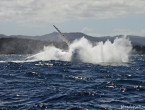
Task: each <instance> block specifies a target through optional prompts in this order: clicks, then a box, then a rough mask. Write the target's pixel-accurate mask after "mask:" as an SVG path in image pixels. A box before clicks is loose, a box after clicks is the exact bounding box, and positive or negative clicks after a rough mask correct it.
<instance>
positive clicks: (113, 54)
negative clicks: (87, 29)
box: [33, 36, 132, 64]
mask: <svg viewBox="0 0 145 110" xmlns="http://www.w3.org/2000/svg"><path fill="white" fill-rule="evenodd" d="M131 50H132V45H131V41H130V40H129V39H128V38H126V36H124V37H122V38H116V39H115V40H114V42H113V43H112V42H111V41H109V40H107V41H106V42H105V43H103V42H96V45H93V44H92V43H91V42H90V41H88V40H87V39H86V38H84V37H82V38H81V39H77V40H75V41H74V42H73V43H71V44H70V46H69V49H68V50H67V51H64V50H61V49H59V48H56V47H54V46H47V47H44V49H43V51H42V52H40V53H38V54H36V55H33V60H45V61H46V60H61V61H79V62H85V63H94V64H99V63H121V62H128V61H129V55H130V52H131Z"/></svg>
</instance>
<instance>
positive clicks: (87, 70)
mask: <svg viewBox="0 0 145 110" xmlns="http://www.w3.org/2000/svg"><path fill="white" fill-rule="evenodd" d="M25 58H26V56H23V55H1V56H0V110H120V109H123V110H125V109H126V110H127V107H132V108H130V110H131V109H133V107H138V109H139V110H140V109H142V110H144V109H145V56H144V55H134V56H131V57H130V61H129V62H128V63H122V64H115V63H114V64H105V63H102V64H87V63H73V62H64V61H35V62H23V61H22V60H24V59H25ZM123 107H124V108H123ZM125 107H126V108H125Z"/></svg>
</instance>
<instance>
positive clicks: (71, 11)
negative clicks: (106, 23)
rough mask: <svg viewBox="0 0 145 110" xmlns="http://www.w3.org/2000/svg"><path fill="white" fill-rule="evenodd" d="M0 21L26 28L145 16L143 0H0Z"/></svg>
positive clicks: (144, 2)
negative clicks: (27, 26)
mask: <svg viewBox="0 0 145 110" xmlns="http://www.w3.org/2000/svg"><path fill="white" fill-rule="evenodd" d="M0 2H1V4H0V22H17V23H21V24H23V25H24V24H25V25H30V24H46V23H57V22H58V23H59V22H64V21H71V20H82V19H90V18H91V19H107V18H115V17H125V16H130V15H138V14H145V7H144V6H145V1H144V0H72V1H70V0H61V1H60V0H0Z"/></svg>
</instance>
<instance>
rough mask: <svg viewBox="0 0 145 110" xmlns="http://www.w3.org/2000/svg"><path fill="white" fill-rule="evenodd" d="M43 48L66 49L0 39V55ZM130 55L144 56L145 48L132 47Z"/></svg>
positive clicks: (20, 39) (46, 43) (50, 43)
mask: <svg viewBox="0 0 145 110" xmlns="http://www.w3.org/2000/svg"><path fill="white" fill-rule="evenodd" d="M44 46H55V47H57V48H60V49H67V48H68V46H67V44H65V42H52V41H40V40H32V39H23V38H0V54H35V53H38V52H40V51H42V50H43V48H44ZM132 54H145V46H140V45H134V46H133V51H132Z"/></svg>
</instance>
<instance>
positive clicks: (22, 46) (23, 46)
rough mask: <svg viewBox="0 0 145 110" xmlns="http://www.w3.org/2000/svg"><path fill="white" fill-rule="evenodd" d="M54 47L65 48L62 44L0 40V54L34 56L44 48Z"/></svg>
mask: <svg viewBox="0 0 145 110" xmlns="http://www.w3.org/2000/svg"><path fill="white" fill-rule="evenodd" d="M48 45H54V46H55V47H59V48H67V45H66V44H65V43H64V42H63V43H62V42H61V43H58V42H49V41H40V40H32V39H22V38H0V54H34V53H37V52H40V51H42V50H43V47H44V46H48Z"/></svg>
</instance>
